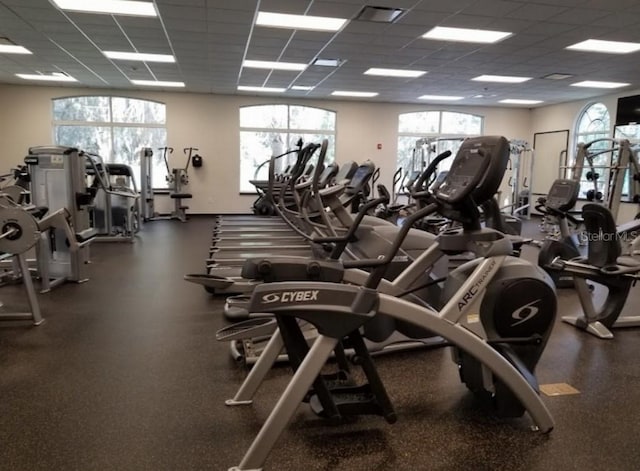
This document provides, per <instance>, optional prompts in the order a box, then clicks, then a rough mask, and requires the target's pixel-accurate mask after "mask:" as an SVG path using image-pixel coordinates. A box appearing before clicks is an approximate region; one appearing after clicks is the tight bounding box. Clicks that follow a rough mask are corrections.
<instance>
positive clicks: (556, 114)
mask: <svg viewBox="0 0 640 471" xmlns="http://www.w3.org/2000/svg"><path fill="white" fill-rule="evenodd" d="M638 94H640V90H630V91H629V90H627V91H624V92H618V93H615V94H609V95H603V96H600V97H596V98H590V99H588V100H578V101H571V102H567V103H561V104H558V105H550V106H543V107H540V108H535V109H533V110H532V112H531V133H530V137H529V139H530V141H529V142H533V135H534V134H535V133H537V132H546V131H556V130H559V129H569V154H570V155H573V154H574V153H575V148H574V146H575V143H574V129H575V124H576V120H577V118H578V114H579V113H580V111H581V110H582V109H584V108H585V107H586V106H587V105H589V104H591V103H596V102H600V103H603V104H604V105H605V106H606V107H607V109H608V110H609V114H610V116H611V135H613V127H614V125H615V116H616V110H617V106H618V98H620V97H624V96H632V95H638ZM545 157H549V156H543V155H538V154H536V164H537V165H544V158H545ZM551 157H553V158H555V157H557V156H551ZM550 185H551V182H549V186H550ZM638 210H639V208H638V205H636V204H632V203H622V204H621V205H620V211H619V213H618V223H623V222H626V221H629V220H631V219H633V218H634V216H635V215H636V214H637V213H638Z"/></svg>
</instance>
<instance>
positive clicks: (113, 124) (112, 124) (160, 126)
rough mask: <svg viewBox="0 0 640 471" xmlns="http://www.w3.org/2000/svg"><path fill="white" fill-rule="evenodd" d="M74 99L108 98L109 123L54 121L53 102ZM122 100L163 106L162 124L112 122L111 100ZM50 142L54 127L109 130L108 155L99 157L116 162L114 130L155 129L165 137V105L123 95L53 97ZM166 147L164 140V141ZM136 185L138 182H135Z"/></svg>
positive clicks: (162, 188)
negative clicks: (160, 130) (162, 130)
mask: <svg viewBox="0 0 640 471" xmlns="http://www.w3.org/2000/svg"><path fill="white" fill-rule="evenodd" d="M74 98H108V101H109V118H110V121H77V120H59V121H58V120H56V119H55V102H56V101H59V100H73V99H74ZM114 98H115V99H118V98H121V99H124V100H138V101H143V102H149V103H155V104H158V105H162V106H164V122H163V123H141V122H129V121H114V120H113V99H114ZM50 106H51V112H50V116H51V142H56V127H57V126H78V127H80V126H82V127H96V128H98V127H101V128H108V129H109V144H110V155H108V156H107V155H101V157H102V158H103V159H104V161H105V162H107V163H108V162H117V160H116V158H115V157H116V154H115V135H116V133H115V132H114V128H156V129H164V131H165V136H167V104H166V103H164V102H162V101H159V100H152V99H148V98H139V97H132V96H125V95H65V96H60V97H55V98H52V99H51V105H50ZM165 145H166V140H165ZM162 168H163V173H164V174H165V176H166V168H164V166H163V167H162ZM137 183H138V185H139V184H140V182H137ZM158 189H160V190H164V189H167V188H165V187H158Z"/></svg>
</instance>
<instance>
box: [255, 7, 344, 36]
mask: <svg viewBox="0 0 640 471" xmlns="http://www.w3.org/2000/svg"><path fill="white" fill-rule="evenodd" d="M346 22H347V20H345V19H343V18H328V17H326V16H309V15H290V14H286V13H270V12H266V11H259V12H258V18H256V25H258V26H271V27H272V28H287V29H304V30H308V31H338V30H339V29H340V28H342V26H343V25H344V24H345V23H346Z"/></svg>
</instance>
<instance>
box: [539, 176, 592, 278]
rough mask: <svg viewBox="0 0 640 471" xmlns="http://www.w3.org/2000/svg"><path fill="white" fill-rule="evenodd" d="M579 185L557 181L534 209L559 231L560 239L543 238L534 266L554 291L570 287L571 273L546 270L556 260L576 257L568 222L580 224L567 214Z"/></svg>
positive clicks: (571, 207) (574, 181) (576, 251)
mask: <svg viewBox="0 0 640 471" xmlns="http://www.w3.org/2000/svg"><path fill="white" fill-rule="evenodd" d="M579 193H580V182H578V181H576V180H563V179H557V180H556V181H554V182H553V185H551V189H550V190H549V194H548V195H547V197H546V198H540V199H539V200H538V203H537V204H536V210H537V211H538V212H539V213H541V214H543V215H544V216H545V217H550V218H553V219H554V220H555V221H557V224H558V227H559V228H560V238H559V239H558V240H556V239H546V240H545V241H544V242H542V244H541V245H540V252H539V253H538V265H540V266H541V267H542V268H543V269H544V270H546V271H547V273H548V274H549V276H551V279H552V280H553V282H554V284H555V285H556V288H573V275H572V274H571V273H568V272H565V271H562V270H558V269H553V268H550V265H551V262H552V261H553V260H555V259H556V258H557V257H560V258H561V259H562V260H571V259H573V258H576V257H579V256H580V251H579V250H578V242H577V236H576V234H573V233H572V232H571V229H570V228H569V222H571V223H573V224H574V226H580V225H581V224H582V222H581V221H579V220H578V219H576V218H575V217H574V216H573V215H571V214H570V213H569V211H571V210H572V209H573V207H574V206H575V205H576V202H577V201H578V195H579Z"/></svg>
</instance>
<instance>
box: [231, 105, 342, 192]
mask: <svg viewBox="0 0 640 471" xmlns="http://www.w3.org/2000/svg"><path fill="white" fill-rule="evenodd" d="M262 106H286V107H287V126H288V127H287V128H281V127H277V128H276V127H274V128H260V127H255V126H250V127H243V126H242V122H241V121H240V119H241V114H242V113H241V110H242V109H244V108H253V107H262ZM292 106H298V107H301V108H310V109H314V110H322V111H325V112H328V113H333V116H334V124H333V130H328V129H306V128H305V129H292V128H291V127H290V126H291V112H290V108H291V107H292ZM337 122H338V112H337V111H335V110H332V109H330V108H324V107H321V106H309V105H306V104H299V103H281V102H280V103H258V104H248V105H240V106H239V107H238V149H239V152H240V155H239V159H238V163H239V164H240V166H239V168H238V175H239V177H240V181H239V182H238V185H239V191H238V193H239V194H240V195H257V194H258V192H257V190H253V191H243V190H242V165H241V161H242V133H243V132H255V133H263V132H273V133H277V134H287V135H291V134H300V135H304V134H326V135H332V136H333V141H334V149H333V153H334V155H335V153H336V148H337V135H338V131H337V128H338V125H337ZM265 161H266V158H265ZM254 171H255V169H254Z"/></svg>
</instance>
